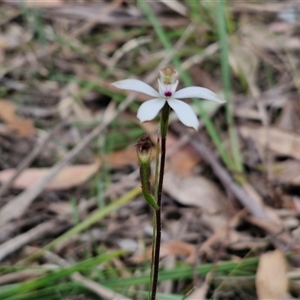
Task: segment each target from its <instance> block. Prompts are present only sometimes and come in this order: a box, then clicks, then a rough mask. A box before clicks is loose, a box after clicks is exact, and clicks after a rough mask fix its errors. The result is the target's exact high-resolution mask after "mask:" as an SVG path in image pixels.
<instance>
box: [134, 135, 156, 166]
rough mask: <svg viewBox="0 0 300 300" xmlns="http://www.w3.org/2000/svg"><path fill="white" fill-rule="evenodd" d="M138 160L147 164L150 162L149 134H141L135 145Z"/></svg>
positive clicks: (150, 146)
mask: <svg viewBox="0 0 300 300" xmlns="http://www.w3.org/2000/svg"><path fill="white" fill-rule="evenodd" d="M135 147H136V152H137V155H138V159H139V162H140V163H141V164H145V163H147V164H149V163H150V162H151V148H152V143H151V139H150V136H149V134H147V133H145V134H143V135H142V136H141V137H140V138H139V139H138V142H137V143H136V145H135Z"/></svg>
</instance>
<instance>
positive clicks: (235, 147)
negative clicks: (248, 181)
mask: <svg viewBox="0 0 300 300" xmlns="http://www.w3.org/2000/svg"><path fill="white" fill-rule="evenodd" d="M225 3H226V2H224V1H223V0H218V1H217V19H218V32H219V40H220V46H221V71H222V81H223V86H224V93H225V99H226V100H227V103H226V120H227V125H228V131H229V138H230V143H231V150H232V155H233V161H234V167H235V168H234V171H237V172H239V173H242V172H243V163H242V157H241V153H240V147H239V141H238V135H237V131H236V128H235V125H234V119H233V115H232V97H231V74H230V67H229V62H228V57H229V55H228V41H227V23H226V19H225V7H224V6H225Z"/></svg>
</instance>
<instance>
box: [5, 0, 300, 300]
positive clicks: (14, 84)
mask: <svg viewBox="0 0 300 300" xmlns="http://www.w3.org/2000/svg"><path fill="white" fill-rule="evenodd" d="M50 2H51V3H50ZM148 4H149V5H150V7H151V9H152V10H153V12H154V13H155V16H156V17H157V20H158V22H159V23H160V25H161V26H162V28H163V30H164V31H165V32H167V33H168V38H170V39H171V41H172V44H174V45H175V46H177V47H179V48H176V51H174V52H170V53H168V51H166V49H164V47H163V46H162V45H161V43H160V42H159V38H158V36H157V35H156V33H155V31H154V29H153V27H152V25H151V22H150V21H149V20H147V18H145V16H144V12H143V10H142V8H141V7H140V5H138V3H135V2H133V1H102V2H101V3H93V4H92V3H90V2H89V1H72V0H65V1H44V2H43V3H42V2H41V1H22V3H21V1H2V3H1V4H0V7H1V10H0V14H1V18H0V19H1V21H0V26H1V31H0V61H1V64H2V67H1V70H0V78H1V79H0V80H1V88H0V97H1V100H0V148H1V156H0V182H1V188H2V187H4V186H5V183H6V182H8V180H9V179H10V178H11V177H12V176H13V175H14V174H15V177H16V178H15V179H14V180H13V181H12V182H11V183H9V185H8V186H7V187H5V189H3V190H1V189H0V195H1V196H0V197H1V198H0V216H1V217H0V223H1V229H0V240H1V244H0V259H1V260H2V263H3V270H5V271H1V273H0V282H2V283H3V284H7V288H9V283H19V284H26V283H28V280H29V279H30V278H32V277H35V276H38V277H40V276H43V274H44V269H43V268H44V267H45V263H46V265H47V263H51V264H52V265H54V266H55V268H61V267H62V265H65V263H66V264H67V265H74V264H75V263H76V262H86V257H95V256H96V254H97V253H99V252H100V253H104V252H109V251H113V250H115V249H120V248H121V249H126V251H128V252H127V254H126V255H124V256H122V257H120V258H115V259H114V260H113V261H109V262H104V263H102V264H100V265H99V264H97V266H96V268H93V269H90V270H89V269H87V270H85V272H82V274H78V275H79V276H77V275H76V276H73V277H72V278H69V277H68V276H65V277H64V279H63V280H62V281H65V282H66V281H67V282H68V283H69V284H70V285H72V282H74V281H80V282H81V283H82V284H83V285H84V286H85V290H84V291H83V292H82V291H81V295H83V296H82V297H83V298H82V299H97V297H99V296H100V297H103V298H104V299H110V298H111V297H112V296H111V295H112V291H113V292H115V293H124V295H123V296H124V299H125V298H126V297H131V298H132V299H142V296H137V294H134V292H136V291H138V290H140V291H146V289H147V288H146V287H145V284H146V283H147V281H145V282H142V283H139V284H137V285H136V286H135V285H134V284H133V285H132V286H129V285H128V287H127V289H125V290H124V289H123V290H122V289H118V288H117V287H116V286H105V284H104V283H105V282H106V281H105V280H109V279H114V278H115V281H116V282H119V281H120V280H122V279H123V278H124V280H125V278H128V277H129V278H130V277H134V276H138V277H139V276H142V275H143V274H144V273H147V272H148V271H149V270H148V269H147V270H146V271H145V268H147V264H148V263H149V259H150V258H151V255H150V250H149V249H150V245H151V241H152V228H151V224H152V220H151V214H150V210H149V208H148V207H147V205H146V204H145V202H144V201H143V199H142V197H141V196H140V195H138V196H136V195H137V194H138V193H139V192H138V186H139V182H138V180H137V178H138V176H137V171H136V169H137V160H136V158H135V148H134V144H135V142H136V140H137V138H138V137H139V135H140V133H141V129H142V130H143V131H146V132H148V133H149V134H150V135H151V138H152V141H153V144H154V147H153V154H154V152H155V144H156V138H155V137H156V133H157V124H155V123H154V122H151V123H148V124H143V126H141V125H140V124H139V123H138V122H137V121H136V119H135V113H136V110H137V104H136V103H135V101H136V100H137V102H142V101H144V100H146V99H147V98H145V97H144V95H142V94H139V95H136V96H134V95H133V94H132V93H120V92H119V91H117V90H116V89H114V88H113V87H111V86H110V82H113V81H116V80H121V79H124V78H128V77H133V76H136V77H140V79H144V78H146V81H147V82H148V83H149V84H153V85H155V84H156V83H155V80H156V78H157V70H156V69H155V68H156V67H157V66H158V65H159V64H160V63H161V62H163V64H165V65H168V64H172V58H173V55H174V53H176V54H177V55H178V57H179V58H180V60H181V61H182V66H183V68H184V69H185V70H186V71H187V73H188V74H192V76H193V79H194V81H195V83H197V84H198V85H204V86H206V87H208V88H212V89H213V90H222V88H224V87H223V85H222V83H221V77H220V73H221V69H220V63H219V60H220V54H219V49H220V47H221V45H220V43H219V40H218V37H217V35H216V28H214V26H215V24H214V23H216V21H217V19H216V18H217V16H216V14H215V7H211V6H210V4H209V3H205V4H204V3H202V4H199V6H197V9H198V11H199V14H200V15H201V16H202V18H201V21H197V22H195V20H192V18H191V17H190V14H189V12H191V11H193V10H194V9H195V7H194V8H193V7H192V4H191V3H190V2H189V1H173V2H172V3H169V2H168V1H157V2H155V3H154V2H149V3H148ZM24 5H27V6H26V8H25V6H24ZM197 5H198V4H197ZM228 9H230V10H231V11H232V12H234V14H233V15H231V16H230V18H233V20H234V21H235V22H234V25H233V23H232V26H236V27H233V28H231V31H230V34H229V37H228V43H229V58H228V59H229V63H230V67H231V70H232V86H233V90H232V101H233V102H232V107H231V109H232V113H233V115H234V116H235V121H236V126H237V131H238V133H239V139H240V149H241V153H242V159H243V163H244V167H245V170H244V174H243V176H244V180H245V181H244V182H243V181H240V180H239V174H236V173H235V171H234V170H229V169H227V168H226V167H225V166H224V165H223V164H222V162H221V158H220V156H219V154H218V152H217V151H216V148H215V146H214V144H213V143H212V141H211V139H209V138H208V136H207V133H206V131H205V130H204V129H203V124H201V125H200V134H193V133H192V132H190V131H185V130H184V129H183V128H182V127H181V126H180V125H179V124H178V122H177V121H176V119H175V118H173V117H171V125H170V126H171V127H170V128H171V133H170V134H169V136H168V164H167V173H166V176H165V183H164V195H163V201H164V207H163V211H164V213H163V232H162V233H163V242H162V266H163V267H164V268H165V269H166V270H168V269H169V270H170V271H171V272H172V273H173V274H174V273H175V274H176V273H177V272H178V270H179V266H180V265H186V266H189V267H192V269H191V270H190V272H189V275H188V279H187V277H184V276H182V278H180V279H179V280H172V276H170V277H165V278H164V279H162V280H165V281H163V282H161V283H160V286H159V289H160V291H164V293H169V294H177V295H180V296H184V295H187V297H188V299H192V297H193V295H198V296H195V297H203V298H205V297H206V298H210V297H213V295H217V299H256V298H258V299H266V298H273V299H285V297H289V299H290V298H291V297H295V298H297V297H299V288H298V287H297V280H298V279H297V276H294V275H293V274H295V272H297V271H298V270H299V260H298V258H297V251H298V250H299V242H300V240H299V231H298V227H299V211H300V208H299V207H300V204H299V188H300V179H299V176H300V173H299V153H300V151H299V149H300V142H299V136H298V134H299V101H298V98H299V95H298V89H299V74H298V72H297V65H298V64H299V61H298V60H299V58H298V56H297V51H299V46H300V45H299V39H298V31H297V22H294V21H293V19H287V17H286V16H287V9H288V10H289V11H290V12H291V13H290V15H291V14H292V16H293V14H294V15H296V16H297V14H298V10H297V7H296V6H295V3H294V2H292V1H287V3H285V4H281V3H275V2H273V1H267V2H263V3H257V4H250V3H244V4H242V3H236V2H229V3H228ZM283 13H285V15H284V14H283ZM39 22H40V23H39ZM188 26H190V27H188ZM187 27H188V28H189V30H190V31H189V30H187V29H186V28H187ZM200 37H201V38H200ZM179 41H184V42H183V43H179ZM266 41H267V42H266ZM200 49H201V51H200ZM200 52H201V53H200ZM165 65H163V66H165ZM105 70H106V71H105ZM180 84H181V83H180ZM124 97H126V98H125V100H124ZM123 101H124V102H123ZM124 103H125V104H124ZM204 104H205V103H204ZM117 105H123V106H122V109H120V111H118V113H117V112H116V109H115V107H117ZM195 108H196V109H197V106H195ZM203 108H204V109H205V110H206V111H207V114H208V115H209V116H210V118H211V119H212V120H213V122H214V124H216V126H217V128H218V131H219V132H220V136H221V137H222V143H223V146H224V148H225V149H226V151H228V152H230V151H231V150H230V147H229V137H228V133H227V125H226V121H225V113H224V110H223V109H222V108H219V107H216V108H215V107H214V108H211V107H209V106H208V105H206V104H205V105H204V106H203ZM57 124H61V127H60V128H58V129H57V130H56V131H53V134H52V135H51V137H50V139H49V141H48V142H47V144H46V146H44V147H39V145H40V142H41V141H42V140H43V139H45V137H46V136H48V134H49V133H50V132H52V130H53V128H54V127H55V126H57ZM199 143H200V146H199ZM34 149H36V151H33V152H32V153H34V154H31V155H30V153H31V150H34ZM100 162H101V163H100ZM24 166H25V167H24ZM131 188H137V192H136V193H137V194H135V196H134V198H133V199H130V201H129V200H127V202H126V204H125V205H120V206H117V207H115V208H114V207H113V205H114V203H118V199H119V197H121V196H122V195H126V193H127V192H128V191H129V192H130V191H131V190H130V189H131ZM20 190H21V191H20ZM111 207H112V208H111ZM107 208H109V209H110V210H109V211H110V213H107V214H105V216H106V218H105V219H101V218H100V219H99V220H96V221H98V222H96V221H95V220H93V219H91V220H92V221H91V223H90V224H88V223H87V225H84V227H83V229H80V226H81V224H84V222H86V221H87V220H90V218H92V216H93V213H95V212H102V211H103V213H105V210H106V209H107ZM76 226H79V227H76ZM70 228H71V233H69V231H68V230H70ZM72 228H73V229H74V228H75V229H76V230H75V229H74V232H72ZM78 228H79V229H78ZM66 233H67V234H70V236H68V238H64V240H63V241H61V242H59V238H60V237H62V236H63V235H64V234H66ZM56 240H58V242H56V244H55V247H53V246H51V247H50V246H49V245H51V243H52V242H53V241H56ZM33 246H34V248H30V247H33ZM45 246H49V247H48V248H47V249H48V254H45V253H44V254H43V255H42V256H40V257H41V259H39V260H38V259H34V260H33V261H29V260H28V261H27V262H26V264H27V267H28V269H26V268H27V267H25V269H24V273H22V272H23V271H20V273H18V272H16V273H13V272H12V271H10V269H9V268H8V267H12V266H14V265H16V266H21V265H23V266H24V265H26V264H23V263H24V259H25V261H26V259H28V257H30V255H32V251H33V250H32V249H34V251H38V250H41V249H42V248H43V247H45ZM29 249H31V250H30V251H31V252H30V251H29ZM270 249H272V251H270ZM273 249H274V250H273ZM28 251H29V252H28ZM287 251H289V262H287V258H286V254H287ZM29 253H30V254H29ZM47 255H48V256H47ZM51 255H52V256H51ZM251 256H252V257H254V258H258V257H259V264H258V268H256V266H255V265H252V266H251V268H250V269H251V270H250V271H249V269H247V268H246V269H243V270H241V273H238V271H239V269H238V268H237V270H234V269H231V270H223V271H222V272H223V273H222V272H219V269H218V262H219V261H221V260H222V261H228V262H231V261H238V262H239V263H241V264H242V263H243V261H247V259H248V257H251ZM60 259H61V260H60ZM63 262H64V263H63ZM206 264H209V266H210V268H209V270H208V269H207V271H206V272H204V273H197V272H196V271H195V270H197V268H200V267H201V266H206ZM288 265H289V267H287V266H288ZM32 266H35V267H37V266H38V267H39V268H40V269H39V270H38V271H36V272H32V271H31V269H30V268H31V267H32ZM145 266H146V267H145ZM4 267H5V268H4ZM291 268H293V272H294V273H292V272H291V271H290V269H291ZM112 269H113V271H111V272H110V270H112ZM1 270H2V269H1ZM11 270H12V269H11ZM114 272H115V275H114ZM226 272H227V273H226ZM235 272H237V273H235ZM95 273H97V274H98V277H97V276H96V275H95ZM83 274H84V276H87V277H84V278H83ZM224 274H225V275H224ZM8 275H11V277H9V276H8ZM224 276H225V278H224ZM293 276H294V277H293ZM98 278H101V280H100V282H99V281H98ZM162 278H163V277H162ZM253 278H255V279H253ZM239 280H242V281H239ZM49 282H50V281H49ZM220 282H221V283H220ZM237 282H238V283H240V282H241V284H236V283H237ZM288 282H289V285H288ZM56 283H57V282H56ZM56 283H53V282H50V285H51V286H52V287H55V286H56ZM102 283H103V286H102ZM192 286H195V287H196V289H195V293H196V292H197V293H196V294H193V293H190V294H189V293H187V291H189V290H190V291H191V290H193V289H192V288H191V287H192ZM46 287H49V286H47V285H45V286H43V287H39V288H36V290H35V292H45V291H46ZM72 287H74V286H72ZM57 289H58V287H57ZM52 291H53V290H52ZM74 291H75V289H69V290H67V292H66V293H65V294H64V296H66V297H67V296H69V294H70V293H73V294H72V295H71V296H70V299H78V298H76V297H77V296H79V294H80V292H76V291H75V292H74ZM56 292H58V290H57V291H55V292H54V293H52V294H55V293H56ZM60 292H61V291H60ZM1 293H4V289H2V288H0V296H1V297H2V295H4V294H1ZM22 293H23V294H24V293H25V291H22V292H21V294H22ZM21 294H20V295H17V294H14V296H16V297H18V296H21ZM125 294H126V296H125ZM199 295H201V296H199ZM48 296H49V294H48ZM118 296H120V295H119V294H118ZM1 297H0V298H1ZM3 297H4V296H3ZM3 297H2V298H3ZM24 297H25V296H24ZM26 297H27V298H26V299H28V297H29V296H26ZM49 297H50V298H51V297H52V295H50V296H49ZM2 298H1V299H2ZM52 298H53V299H57V298H55V297H54V296H53V297H52ZM52 298H51V299H52ZM3 299H6V298H3Z"/></svg>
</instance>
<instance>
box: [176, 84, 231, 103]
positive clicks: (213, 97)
mask: <svg viewBox="0 0 300 300" xmlns="http://www.w3.org/2000/svg"><path fill="white" fill-rule="evenodd" d="M173 97H174V98H178V99H183V98H200V99H206V100H210V101H213V102H216V103H224V102H226V101H224V100H223V99H222V98H220V97H219V96H218V95H217V94H215V93H214V92H213V91H211V90H209V89H206V88H203V87H198V86H191V87H186V88H183V89H181V90H179V91H177V92H176V93H175V94H174V95H173Z"/></svg>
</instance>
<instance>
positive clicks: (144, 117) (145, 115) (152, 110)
mask: <svg viewBox="0 0 300 300" xmlns="http://www.w3.org/2000/svg"><path fill="white" fill-rule="evenodd" d="M165 103H166V100H165V99H164V98H156V99H151V100H148V101H147V102H144V103H143V104H142V105H141V106H140V107H139V109H138V112H137V118H138V119H139V120H140V121H141V122H146V121H151V120H153V119H154V118H155V117H156V116H157V115H158V113H159V111H160V110H161V109H162V108H163V106H164V105H165Z"/></svg>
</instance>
